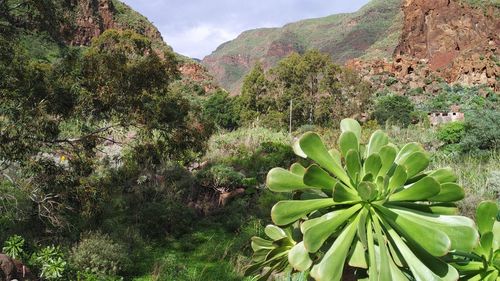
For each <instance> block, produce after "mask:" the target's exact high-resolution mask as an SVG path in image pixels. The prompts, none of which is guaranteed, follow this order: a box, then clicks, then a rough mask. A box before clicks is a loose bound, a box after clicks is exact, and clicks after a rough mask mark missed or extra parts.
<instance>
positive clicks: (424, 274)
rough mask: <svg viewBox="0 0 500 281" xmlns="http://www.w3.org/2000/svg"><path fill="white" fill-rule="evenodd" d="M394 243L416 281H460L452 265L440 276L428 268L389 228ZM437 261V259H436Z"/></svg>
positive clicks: (440, 273)
mask: <svg viewBox="0 0 500 281" xmlns="http://www.w3.org/2000/svg"><path fill="white" fill-rule="evenodd" d="M387 230H388V232H389V235H390V236H391V238H392V241H394V243H395V244H396V247H397V249H398V251H399V252H400V253H401V255H402V256H403V258H404V259H405V261H406V263H407V264H408V266H409V267H410V270H411V272H412V273H413V277H415V280H416V281H456V280H458V277H459V276H458V272H457V271H456V269H454V268H453V267H452V266H451V265H448V266H447V270H446V271H445V272H439V273H438V274H439V275H438V274H437V273H435V272H433V271H432V270H431V269H430V268H428V267H427V266H426V265H425V264H424V263H423V262H422V261H421V260H420V259H419V258H418V257H417V256H416V255H415V254H414V253H413V252H412V251H411V249H410V248H409V247H408V246H407V245H406V243H405V242H404V241H403V240H402V239H401V237H400V236H399V235H398V234H397V233H396V231H395V230H394V229H392V228H391V227H389V226H388V227H387ZM436 260H437V259H436Z"/></svg>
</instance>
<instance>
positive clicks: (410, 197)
mask: <svg viewBox="0 0 500 281" xmlns="http://www.w3.org/2000/svg"><path fill="white" fill-rule="evenodd" d="M440 190H441V187H440V185H439V183H438V182H437V181H436V180H435V179H434V178H432V177H424V178H422V179H421V180H419V181H417V182H416V183H414V184H411V185H409V186H405V188H404V189H402V190H400V191H396V192H395V193H394V194H392V195H391V196H390V197H389V200H390V201H419V200H425V199H428V198H430V197H433V196H435V195H437V194H438V193H439V191H440Z"/></svg>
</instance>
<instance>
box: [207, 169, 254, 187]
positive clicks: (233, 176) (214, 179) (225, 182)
mask: <svg viewBox="0 0 500 281" xmlns="http://www.w3.org/2000/svg"><path fill="white" fill-rule="evenodd" d="M243 179H244V176H243V174H242V173H240V172H237V171H235V170H234V168H233V167H230V166H226V165H224V164H218V165H214V166H211V167H210V168H208V169H207V170H203V171H201V172H200V173H199V174H198V180H199V182H200V184H201V185H202V186H205V187H211V188H234V187H238V186H240V185H241V184H242V182H243Z"/></svg>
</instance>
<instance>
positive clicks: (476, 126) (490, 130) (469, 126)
mask: <svg viewBox="0 0 500 281" xmlns="http://www.w3.org/2000/svg"><path fill="white" fill-rule="evenodd" d="M461 146H462V148H463V150H464V151H477V150H486V149H496V148H498V147H499V146H500V112H499V111H497V110H483V111H481V112H479V111H476V112H473V113H471V114H469V115H468V116H466V121H465V136H464V137H463V139H462V141H461Z"/></svg>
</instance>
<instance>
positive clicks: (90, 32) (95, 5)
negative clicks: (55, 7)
mask: <svg viewBox="0 0 500 281" xmlns="http://www.w3.org/2000/svg"><path fill="white" fill-rule="evenodd" d="M72 8H73V10H74V12H75V16H76V20H75V29H74V30H71V31H69V33H70V36H69V40H68V43H69V44H70V45H73V46H88V45H90V43H91V42H92V39H93V38H95V37H97V36H99V35H101V34H102V33H103V32H104V31H106V30H107V29H111V28H115V29H129V28H131V27H130V26H126V25H124V24H122V23H119V22H117V21H116V19H115V16H116V14H117V10H116V8H115V6H114V5H113V2H112V1H111V0H77V1H74V2H73V3H72ZM130 13H135V12H134V11H132V10H131V11H130ZM132 29H133V28H132ZM139 32H140V33H141V34H143V35H144V36H146V37H148V38H150V39H152V40H157V41H163V39H162V37H161V34H160V32H159V31H158V30H157V29H156V27H154V26H153V25H152V24H145V27H144V29H143V30H140V31H139Z"/></svg>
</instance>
